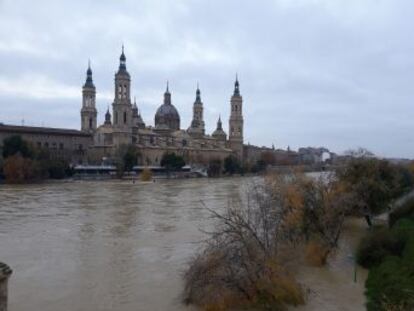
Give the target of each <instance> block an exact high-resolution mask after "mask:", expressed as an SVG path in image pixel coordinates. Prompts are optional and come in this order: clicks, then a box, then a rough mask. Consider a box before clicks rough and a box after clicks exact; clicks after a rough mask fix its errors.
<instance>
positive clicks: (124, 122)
mask: <svg viewBox="0 0 414 311" xmlns="http://www.w3.org/2000/svg"><path fill="white" fill-rule="evenodd" d="M112 111H113V113H112V118H113V122H112V125H113V129H114V133H113V139H114V144H115V145H117V146H119V145H121V144H130V143H131V142H132V103H131V77H130V75H129V73H128V71H127V69H126V57H125V54H124V46H122V53H121V56H120V58H119V68H118V72H117V73H116V74H115V97H114V102H113V104H112Z"/></svg>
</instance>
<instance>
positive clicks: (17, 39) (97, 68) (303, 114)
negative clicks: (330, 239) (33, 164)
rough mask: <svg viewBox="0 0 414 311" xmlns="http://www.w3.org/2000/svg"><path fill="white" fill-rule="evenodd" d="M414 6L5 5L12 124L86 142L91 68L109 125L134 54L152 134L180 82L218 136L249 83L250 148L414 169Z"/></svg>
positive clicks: (3, 90)
mask: <svg viewBox="0 0 414 311" xmlns="http://www.w3.org/2000/svg"><path fill="white" fill-rule="evenodd" d="M413 17H414V1H412V0H401V1H399V0H272V1H270V0H269V1H260V0H250V1H247V0H246V1H242V0H215V1H213V0H204V1H203V0H191V1H190V0H188V1H181V0H170V1H167V0H165V1H159V0H147V1H137V0H131V1H120V0H117V1H115V0H99V1H86V0H71V1H69V0H68V1H58V0H54V1H52V0H49V1H45V0H36V1H29V0H26V1H23V0H0V105H1V109H0V122H3V123H12V124H22V120H24V123H25V124H26V125H44V126H52V127H68V128H80V111H79V110H80V106H81V86H82V84H83V83H84V80H85V71H86V68H87V63H88V58H90V59H91V62H92V69H93V75H94V82H95V85H96V88H97V108H98V123H102V122H103V119H104V113H105V111H106V108H107V107H108V105H111V103H112V100H113V79H114V73H115V71H116V70H117V67H118V64H119V55H120V52H121V45H122V43H124V45H125V54H126V57H127V69H128V71H129V73H130V74H131V77H132V94H133V95H135V96H136V97H137V102H138V106H139V108H140V110H141V111H142V115H143V117H144V121H145V122H146V123H147V124H150V125H152V124H153V122H154V114H155V111H156V109H157V107H158V106H159V105H160V104H161V103H162V96H163V92H164V90H165V81H166V80H169V81H170V90H171V92H172V101H173V104H174V105H175V106H176V107H177V109H178V110H179V113H180V115H181V127H182V128H187V127H188V126H189V124H190V121H191V115H192V104H193V102H194V99H195V89H196V85H197V81H198V82H199V83H200V89H201V95H202V100H203V102H204V118H205V122H206V129H207V132H208V133H211V132H212V131H213V130H214V128H215V127H216V122H217V118H218V116H219V114H221V117H222V119H223V121H224V122H223V125H224V127H225V130H226V131H227V128H228V122H227V120H228V116H229V112H230V106H229V99H230V96H231V94H232V92H233V83H234V79H235V74H236V72H238V74H239V80H240V90H241V94H242V96H243V100H244V111H243V113H244V119H245V142H246V143H247V142H250V143H251V144H256V145H267V146H271V145H272V143H274V144H275V146H276V147H277V148H286V147H287V146H288V145H290V147H291V148H292V149H297V148H298V147H306V146H325V147H327V148H329V149H330V150H332V151H335V152H338V153H341V152H343V151H344V150H347V149H350V148H356V147H358V146H363V147H366V148H368V149H370V150H371V151H373V152H374V153H376V154H378V155H381V156H388V157H410V158H414V87H413V86H414V18H413Z"/></svg>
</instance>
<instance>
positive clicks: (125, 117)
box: [124, 111, 127, 124]
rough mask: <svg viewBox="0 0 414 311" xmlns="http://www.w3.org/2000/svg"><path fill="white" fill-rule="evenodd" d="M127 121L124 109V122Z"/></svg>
mask: <svg viewBox="0 0 414 311" xmlns="http://www.w3.org/2000/svg"><path fill="white" fill-rule="evenodd" d="M126 123H127V113H126V112H125V111H124V124H126Z"/></svg>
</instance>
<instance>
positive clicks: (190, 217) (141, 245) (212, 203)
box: [0, 178, 366, 311]
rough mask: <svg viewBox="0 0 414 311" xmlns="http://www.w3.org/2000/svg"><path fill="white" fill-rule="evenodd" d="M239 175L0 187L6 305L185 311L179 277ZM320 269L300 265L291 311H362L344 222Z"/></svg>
mask: <svg viewBox="0 0 414 311" xmlns="http://www.w3.org/2000/svg"><path fill="white" fill-rule="evenodd" d="M248 181H249V179H246V178H245V179H243V178H222V179H188V180H163V181H157V182H155V183H148V184H141V183H137V184H132V183H131V182H124V181H104V182H80V181H77V182H62V183H50V184H37V185H21V186H20V185H19V186H11V185H3V186H0V204H1V205H0V261H4V262H6V263H7V264H9V265H10V266H11V267H12V269H13V270H14V272H13V275H12V277H11V278H10V281H9V310H10V311H26V310H42V311H49V310H50V311H52V310H53V311H56V310H59V311H74V310H79V311H81V310H82V311H83V310H85V311H86V310H100V311H101V310H102V311H106V310H117V311H136V310H150V311H158V310H159V311H163V310H172V311H178V310H180V311H184V310H187V311H192V310H195V309H194V308H192V307H185V306H184V305H182V303H181V301H180V293H181V290H182V286H183V284H182V280H181V275H182V273H183V271H184V270H185V267H186V262H187V261H188V260H189V258H191V256H192V254H194V252H195V251H196V249H197V247H199V241H201V240H202V239H203V237H204V235H203V233H202V232H201V231H200V229H208V228H210V227H211V225H212V220H211V219H210V218H209V213H208V212H207V211H206V209H205V208H204V207H203V205H205V206H208V207H211V208H214V209H221V208H223V206H225V205H226V204H227V202H228V200H230V199H232V198H235V197H238V196H240V194H241V193H242V191H243V189H244V188H243V185H245V184H246V183H247V182H248ZM347 226H348V227H349V230H347V232H349V233H348V234H346V235H345V236H344V239H343V243H342V244H343V247H342V248H341V250H340V251H339V252H338V255H337V256H336V258H335V259H334V260H333V261H332V262H331V264H330V265H329V266H328V267H326V268H320V269H315V268H304V269H302V271H300V272H299V276H300V279H301V281H303V282H304V283H305V284H306V285H309V286H310V287H311V288H312V291H313V293H312V294H311V297H310V300H309V304H308V305H307V306H306V307H302V308H300V310H306V311H313V310H326V311H328V310H329V311H331V310H344V311H345V310H364V308H363V303H364V300H363V280H364V278H365V274H366V273H365V272H364V271H361V272H360V273H359V275H358V281H357V283H354V282H353V271H354V269H353V259H352V258H351V257H350V255H352V249H353V248H354V245H355V243H356V242H355V241H357V240H358V238H359V236H360V235H361V234H363V230H365V229H362V225H361V224H360V223H358V222H357V221H352V222H349V223H348V224H347Z"/></svg>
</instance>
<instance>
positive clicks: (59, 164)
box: [47, 160, 68, 179]
mask: <svg viewBox="0 0 414 311" xmlns="http://www.w3.org/2000/svg"><path fill="white" fill-rule="evenodd" d="M67 170H68V165H67V164H66V163H65V162H64V161H60V160H52V161H50V162H49V164H48V169H47V171H48V174H49V178H53V179H63V178H65V177H66V172H67Z"/></svg>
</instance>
